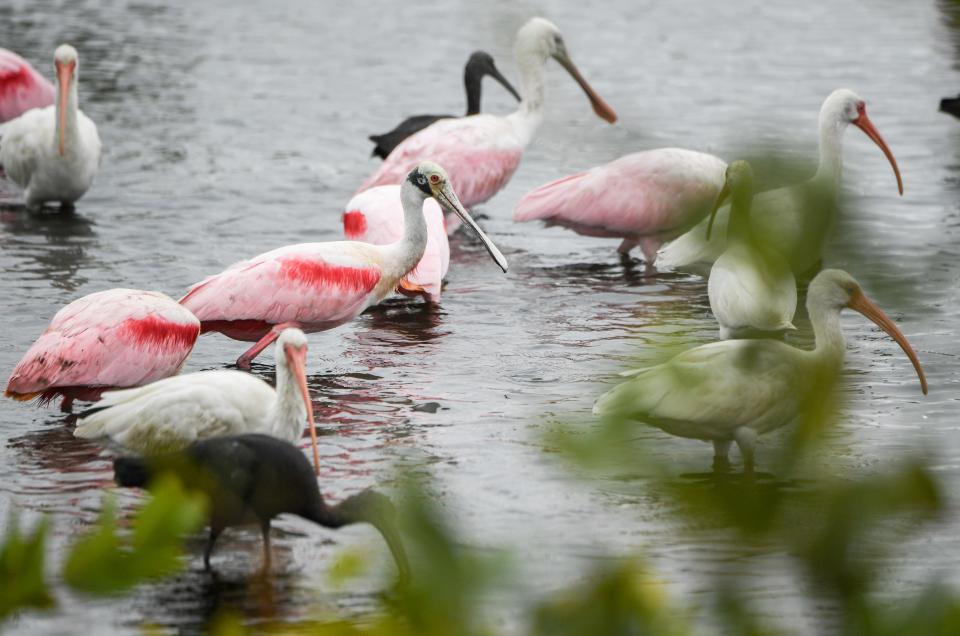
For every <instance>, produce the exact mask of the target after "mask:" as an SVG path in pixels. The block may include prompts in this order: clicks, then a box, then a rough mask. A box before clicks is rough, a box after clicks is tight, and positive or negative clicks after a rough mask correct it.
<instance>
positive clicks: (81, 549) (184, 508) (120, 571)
mask: <svg viewBox="0 0 960 636" xmlns="http://www.w3.org/2000/svg"><path fill="white" fill-rule="evenodd" d="M205 510H206V502H205V501H204V500H203V498H202V496H200V495H197V494H189V493H186V492H185V491H184V489H183V487H182V486H181V485H180V482H179V481H178V480H177V479H175V478H173V477H168V478H166V479H164V480H163V481H162V482H161V483H159V484H158V487H157V489H156V490H155V491H154V492H153V494H152V496H151V497H150V499H149V500H148V501H147V503H146V505H145V506H144V507H143V508H141V509H140V510H139V511H138V512H137V513H136V514H135V515H134V518H133V522H132V531H131V532H129V533H128V532H121V531H120V530H119V528H118V524H117V519H116V510H115V506H114V504H113V502H112V500H111V499H110V498H109V497H108V498H107V500H106V503H105V504H104V507H103V512H101V514H100V518H99V519H98V521H97V523H96V524H95V525H94V526H93V528H91V530H90V531H89V532H88V533H87V534H85V535H83V536H81V537H80V538H79V539H77V540H76V541H75V542H74V543H73V544H72V545H71V546H70V548H69V550H68V556H67V558H66V561H65V563H64V566H63V574H62V579H63V582H64V583H66V584H67V585H68V586H69V587H70V588H71V589H73V590H74V591H76V592H81V593H85V594H92V595H103V594H116V593H119V592H123V591H126V590H129V589H130V588H132V587H133V586H135V585H137V584H139V583H141V582H143V581H145V580H149V579H153V578H156V577H160V576H164V575H168V574H171V573H173V572H175V571H177V570H178V569H179V568H180V567H181V560H180V555H181V552H182V538H183V535H184V534H185V533H188V532H192V531H194V530H196V529H197V528H198V527H199V526H200V525H201V524H202V523H203V520H204V514H205ZM48 527H49V524H48V522H47V520H46V519H44V520H42V521H41V522H40V523H39V524H38V525H37V527H36V528H35V529H34V531H33V533H32V534H31V535H30V536H24V535H23V533H22V532H21V530H20V527H19V522H18V521H17V520H16V519H11V521H10V523H9V524H8V528H7V533H6V536H5V537H4V538H3V543H2V545H0V580H3V581H4V582H5V584H4V585H2V586H0V620H3V619H4V618H6V617H8V616H9V615H10V614H12V613H13V612H16V611H17V610H20V609H26V608H49V607H52V606H54V605H55V604H56V603H55V600H54V597H53V594H52V591H51V588H50V583H49V582H48V581H47V579H46V575H45V572H44V555H45V552H46V549H47V545H46V538H47V531H48ZM10 582H13V583H12V584H11V583H10Z"/></svg>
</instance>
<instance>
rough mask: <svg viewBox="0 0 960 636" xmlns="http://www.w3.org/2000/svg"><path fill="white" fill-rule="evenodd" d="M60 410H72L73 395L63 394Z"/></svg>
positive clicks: (70, 411)
mask: <svg viewBox="0 0 960 636" xmlns="http://www.w3.org/2000/svg"><path fill="white" fill-rule="evenodd" d="M60 412H61V413H72V412H73V396H69V395H64V396H63V401H62V402H60Z"/></svg>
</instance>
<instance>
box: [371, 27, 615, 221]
mask: <svg viewBox="0 0 960 636" xmlns="http://www.w3.org/2000/svg"><path fill="white" fill-rule="evenodd" d="M514 57H515V58H516V61H517V66H519V67H520V77H521V91H520V94H521V95H522V99H521V101H520V107H519V108H518V109H517V111H516V112H515V113H512V114H510V115H508V116H506V117H499V116H496V115H487V114H481V115H473V116H471V117H461V118H458V119H441V120H440V121H438V122H436V123H435V124H431V125H430V126H428V127H426V128H424V129H423V130H421V131H420V132H418V133H417V134H415V135H411V136H410V137H407V138H406V139H405V140H404V141H403V143H401V144H400V145H399V146H397V147H396V148H395V149H394V151H393V152H391V153H390V156H389V157H387V159H386V161H384V162H383V165H382V166H380V168H379V169H378V170H377V171H376V172H375V173H374V174H373V175H372V176H371V177H370V178H369V179H367V181H366V182H365V183H364V184H363V185H362V186H361V187H360V189H359V190H358V192H361V191H363V190H366V189H368V188H372V187H373V186H377V185H391V184H397V183H400V182H401V181H402V180H403V177H404V175H405V174H406V173H407V172H408V171H409V170H410V169H411V168H412V167H414V166H415V165H416V164H417V162H419V161H421V160H423V159H425V158H427V157H430V158H433V159H435V160H436V161H437V162H438V163H440V164H441V165H443V166H445V167H446V169H447V171H448V172H449V173H450V178H451V179H452V181H453V186H454V188H455V189H456V191H457V192H458V193H459V194H460V196H461V200H462V201H463V204H464V205H465V206H467V207H468V208H469V207H472V206H474V205H476V204H478V203H483V202H484V201H486V200H487V199H489V198H490V197H492V196H493V195H494V194H496V193H497V192H498V191H499V190H500V189H501V188H503V186H505V185H506V184H507V182H508V181H509V180H510V177H511V176H513V172H514V171H515V170H516V169H517V166H518V165H519V164H520V158H521V157H522V156H523V150H524V148H526V146H527V144H528V143H530V140H531V139H532V138H533V135H534V133H536V131H537V128H539V126H540V122H541V121H542V120H543V102H544V97H545V95H544V77H543V70H544V66H545V65H546V63H547V59H548V58H550V57H552V58H554V59H555V60H557V62H559V63H560V65H561V66H563V67H564V68H565V69H566V70H567V72H569V73H570V75H571V76H572V77H573V79H574V80H576V82H577V83H578V84H580V87H581V88H582V89H583V91H584V92H585V93H586V94H587V97H588V98H589V99H590V103H591V104H592V105H593V110H594V112H595V113H596V114H597V115H599V116H600V117H602V118H603V119H605V120H607V121H608V122H610V123H613V122H615V121H616V120H617V115H616V113H615V112H613V109H612V108H610V106H609V105H608V104H607V103H606V102H605V101H603V98H601V97H600V96H599V95H598V94H597V93H596V92H594V90H593V89H592V88H591V87H590V85H589V84H588V83H587V80H585V79H584V78H583V76H582V75H580V71H578V70H577V67H576V66H574V64H573V62H572V61H571V60H570V56H569V55H568V54H567V48H566V45H565V44H564V42H563V37H562V35H561V34H560V30H559V29H558V28H557V27H556V26H554V24H553V23H551V22H548V21H547V20H544V19H543V18H532V19H530V20H529V21H528V22H527V23H526V24H524V25H523V26H522V27H521V28H520V30H519V31H518V32H517V39H516V42H515V44H514Z"/></svg>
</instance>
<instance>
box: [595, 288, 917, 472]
mask: <svg viewBox="0 0 960 636" xmlns="http://www.w3.org/2000/svg"><path fill="white" fill-rule="evenodd" d="M845 308H850V309H853V310H855V311H858V312H860V313H861V314H863V315H864V316H866V317H867V318H869V319H870V320H871V321H873V322H874V323H875V324H877V325H878V326H879V327H880V328H881V329H883V330H884V331H886V332H887V333H888V334H889V335H890V336H891V337H892V338H893V339H894V340H895V341H896V342H897V344H899V345H900V347H901V348H902V349H903V351H904V352H905V353H906V354H907V357H909V358H910V361H911V362H912V363H913V367H914V369H915V370H916V372H917V376H918V377H919V378H920V387H921V389H922V391H923V393H924V394H926V393H927V380H926V378H925V377H924V375H923V369H922V368H921V367H920V361H919V360H918V359H917V355H916V353H914V351H913V349H912V348H911V347H910V343H908V342H907V339H906V338H905V337H904V336H903V334H902V333H900V330H899V329H897V326H896V325H895V324H894V323H893V321H892V320H890V319H889V318H888V317H887V316H886V314H884V313H883V311H881V310H880V308H879V307H877V306H876V305H875V304H874V303H873V302H871V301H870V299H869V298H867V297H866V295H865V294H864V293H863V290H861V289H860V285H859V284H858V283H857V281H856V280H854V279H853V277H852V276H850V274H848V273H846V272H844V271H841V270H837V269H828V270H824V271H822V272H820V274H818V275H817V277H816V278H814V279H813V281H812V282H811V283H810V287H809V289H808V291H807V311H808V312H809V314H810V322H811V323H812V324H813V333H814V336H815V337H816V346H815V347H814V348H813V349H812V350H810V351H806V350H803V349H797V348H795V347H791V346H790V345H787V344H785V343H783V342H780V341H779V340H771V339H760V340H724V341H721V342H714V343H711V344H706V345H702V346H700V347H694V348H693V349H690V350H688V351H684V352H683V353H681V354H679V355H677V356H675V357H673V358H671V359H670V360H668V361H667V362H665V363H663V364H659V365H657V366H654V367H649V368H645V369H638V370H636V371H628V372H626V373H625V374H623V375H628V376H630V377H631V379H630V380H627V381H626V382H624V383H623V384H621V385H619V386H617V387H616V388H614V389H613V390H611V391H609V392H607V393H605V394H604V395H603V396H601V397H600V398H599V399H598V400H597V402H596V404H595V405H594V409H593V410H594V413H596V414H598V415H604V416H610V417H618V418H626V419H629V420H636V421H639V422H644V423H646V424H650V425H652V426H656V427H657V428H660V429H662V430H664V431H666V432H667V433H670V434H671V435H677V436H679V437H688V438H692V439H700V440H704V441H709V442H713V447H714V452H715V456H716V461H717V462H718V463H721V464H722V463H725V462H726V461H727V453H728V451H729V449H730V445H731V443H732V442H736V443H737V446H738V447H739V448H740V453H741V455H742V456H743V458H744V465H745V467H747V468H750V467H752V465H753V455H754V446H755V443H756V439H757V436H758V435H761V434H763V433H767V432H769V431H772V430H774V429H777V428H780V427H781V426H784V425H787V424H790V423H791V422H793V421H795V420H796V419H797V418H798V417H800V416H801V415H802V413H803V412H804V411H805V410H808V409H809V408H810V405H811V404H815V403H817V402H818V401H819V400H822V399H823V397H824V396H823V395H819V394H818V393H817V390H823V385H822V383H819V382H817V378H823V377H829V376H830V374H837V373H838V372H839V371H840V370H841V369H842V367H843V356H844V352H845V349H846V343H845V342H844V338H843V331H842V330H841V327H840V312H841V311H842V310H843V309H845Z"/></svg>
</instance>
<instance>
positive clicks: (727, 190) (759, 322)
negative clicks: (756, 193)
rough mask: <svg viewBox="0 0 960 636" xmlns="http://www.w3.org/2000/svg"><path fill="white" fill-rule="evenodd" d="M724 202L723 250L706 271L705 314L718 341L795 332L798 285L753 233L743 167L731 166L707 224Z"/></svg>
mask: <svg viewBox="0 0 960 636" xmlns="http://www.w3.org/2000/svg"><path fill="white" fill-rule="evenodd" d="M728 196H729V197H730V199H731V201H730V222H729V224H728V225H727V247H726V249H725V250H724V252H723V254H721V255H720V258H718V259H717V260H716V262H714V264H713V267H712V268H710V279H709V281H708V282H707V292H708V295H709V297H710V309H711V310H712V311H713V315H714V316H716V318H717V322H718V323H720V338H721V339H727V338H742V337H749V336H751V335H759V334H762V333H764V332H781V331H785V330H788V329H795V328H796V327H794V326H793V314H794V313H795V312H796V311H797V281H796V279H795V278H794V276H793V272H792V271H791V270H790V265H789V264H788V263H787V261H786V259H785V258H784V257H783V256H781V255H780V254H779V253H777V252H776V251H774V250H772V249H771V248H770V247H769V246H768V245H766V242H765V240H764V239H765V237H764V236H763V235H761V234H759V233H756V232H754V231H753V228H752V226H751V221H750V204H751V200H752V199H753V170H752V169H751V168H750V164H749V163H747V162H746V161H735V162H734V163H731V164H730V166H729V167H728V168H727V178H726V183H725V185H724V187H723V190H722V191H721V192H720V195H719V196H718V197H717V204H716V206H714V209H713V212H712V213H711V218H713V216H714V215H716V211H717V207H718V206H719V205H720V202H721V201H723V200H724V199H725V198H727V197H728ZM709 229H710V228H708V234H709Z"/></svg>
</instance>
